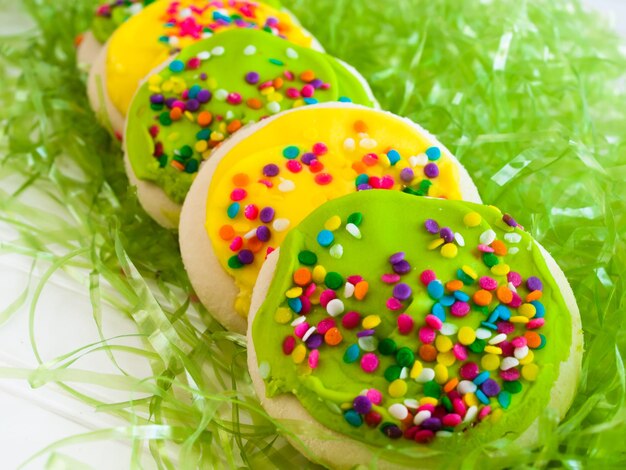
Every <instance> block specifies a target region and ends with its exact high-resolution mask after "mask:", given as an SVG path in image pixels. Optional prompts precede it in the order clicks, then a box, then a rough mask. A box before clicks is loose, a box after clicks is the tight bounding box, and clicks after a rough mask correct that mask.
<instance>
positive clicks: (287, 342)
mask: <svg viewBox="0 0 626 470" xmlns="http://www.w3.org/2000/svg"><path fill="white" fill-rule="evenodd" d="M295 347H296V338H294V337H293V336H287V337H286V338H285V339H284V341H283V354H284V355H285V356H289V355H290V354H291V353H292V352H293V350H294V349H295Z"/></svg>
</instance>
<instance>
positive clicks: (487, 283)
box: [478, 276, 498, 290]
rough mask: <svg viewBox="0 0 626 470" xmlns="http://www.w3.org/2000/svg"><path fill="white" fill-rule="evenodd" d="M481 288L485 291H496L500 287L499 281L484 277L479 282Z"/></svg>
mask: <svg viewBox="0 0 626 470" xmlns="http://www.w3.org/2000/svg"><path fill="white" fill-rule="evenodd" d="M478 283H479V284H480V287H481V288H483V289H485V290H496V289H497V287H498V281H496V280H495V279H494V278H492V277H489V276H483V277H481V278H480V279H479V280H478Z"/></svg>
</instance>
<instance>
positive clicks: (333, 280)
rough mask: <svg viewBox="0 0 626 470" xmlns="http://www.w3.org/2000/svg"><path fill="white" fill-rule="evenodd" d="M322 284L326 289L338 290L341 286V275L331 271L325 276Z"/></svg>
mask: <svg viewBox="0 0 626 470" xmlns="http://www.w3.org/2000/svg"><path fill="white" fill-rule="evenodd" d="M324 284H326V287H328V288H329V289H333V290H334V289H339V288H340V287H341V286H343V277H341V274H339V273H336V272H334V271H331V272H329V273H327V274H326V277H325V278H324Z"/></svg>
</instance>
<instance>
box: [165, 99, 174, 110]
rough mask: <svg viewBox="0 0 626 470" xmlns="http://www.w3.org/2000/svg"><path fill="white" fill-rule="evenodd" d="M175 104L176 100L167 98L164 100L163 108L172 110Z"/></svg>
mask: <svg viewBox="0 0 626 470" xmlns="http://www.w3.org/2000/svg"><path fill="white" fill-rule="evenodd" d="M175 102H176V98H168V99H166V100H165V106H167V107H168V108H170V109H172V106H174V103H175Z"/></svg>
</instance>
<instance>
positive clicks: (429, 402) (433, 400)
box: [420, 397, 438, 406]
mask: <svg viewBox="0 0 626 470" xmlns="http://www.w3.org/2000/svg"><path fill="white" fill-rule="evenodd" d="M437 404H438V400H437V399H436V398H433V397H422V398H420V405H433V406H436V405H437Z"/></svg>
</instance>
